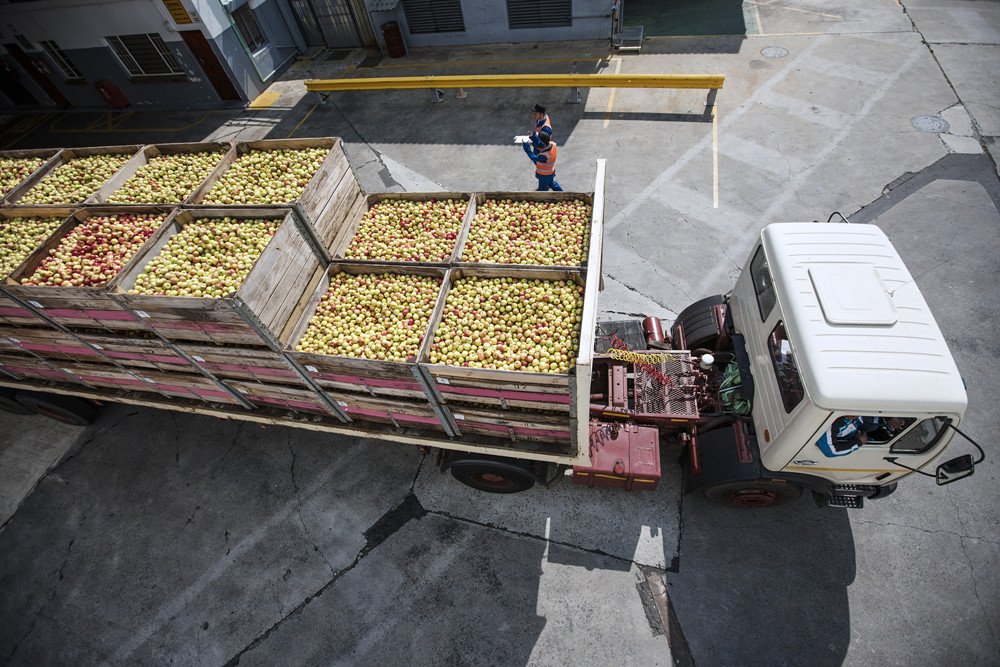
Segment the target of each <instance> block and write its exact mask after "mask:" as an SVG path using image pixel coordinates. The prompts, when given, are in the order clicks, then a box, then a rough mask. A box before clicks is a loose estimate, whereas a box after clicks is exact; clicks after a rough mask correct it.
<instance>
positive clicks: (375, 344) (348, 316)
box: [295, 273, 441, 361]
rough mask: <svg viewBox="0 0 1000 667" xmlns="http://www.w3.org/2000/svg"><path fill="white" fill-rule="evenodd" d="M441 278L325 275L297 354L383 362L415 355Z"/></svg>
mask: <svg viewBox="0 0 1000 667" xmlns="http://www.w3.org/2000/svg"><path fill="white" fill-rule="evenodd" d="M440 287H441V280H440V279H439V278H434V277H431V276H407V275H396V274H389V273H381V274H373V273H368V274H361V275H356V276H355V275H349V274H346V273H338V274H335V275H333V276H331V277H330V288H329V289H328V290H327V292H326V294H325V295H324V296H323V298H322V300H320V303H319V306H318V307H317V308H316V312H315V313H314V314H313V316H312V318H311V319H310V320H309V324H308V326H307V328H306V332H305V334H303V336H302V339H301V340H299V342H298V344H297V345H296V346H295V349H296V350H298V351H299V352H311V353H313V354H326V355H336V356H341V357H355V358H363V359H380V360H386V361H406V360H407V359H413V358H415V357H416V356H417V353H418V351H419V350H420V344H421V342H423V339H424V332H425V331H426V330H427V327H428V325H429V324H430V320H431V313H432V311H433V310H434V304H435V301H436V300H437V297H438V291H439V290H440Z"/></svg>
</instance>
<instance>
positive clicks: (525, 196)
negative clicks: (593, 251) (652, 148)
mask: <svg viewBox="0 0 1000 667" xmlns="http://www.w3.org/2000/svg"><path fill="white" fill-rule="evenodd" d="M596 189H597V190H601V191H602V192H601V195H602V197H601V198H602V200H603V189H604V182H603V178H601V179H600V180H599V181H598V183H597V185H596ZM494 199H509V200H511V201H518V202H522V201H523V202H554V201H575V200H580V201H583V202H585V203H587V204H589V205H590V206H591V216H590V229H589V230H588V235H589V236H590V237H591V239H592V237H593V232H594V227H595V226H597V225H599V226H600V227H601V229H600V230H599V232H600V234H602V235H603V233H604V232H603V224H604V212H603V211H598V210H597V207H596V206H594V199H595V193H591V192H480V193H477V194H476V195H475V196H474V199H473V206H474V208H475V210H474V212H473V216H472V217H470V218H469V224H468V225H466V226H465V229H464V230H463V233H462V236H461V238H460V239H459V240H460V241H461V244H462V245H461V247H460V248H458V249H457V250H456V253H455V260H454V261H455V265H456V266H460V267H462V266H471V267H484V268H488V267H502V266H518V267H522V268H538V269H577V268H581V267H586V266H587V264H588V263H589V261H590V257H589V247H588V252H587V253H585V255H584V258H583V261H582V262H581V263H579V264H572V265H544V264H505V263H492V262H469V261H466V260H465V259H463V256H464V254H465V248H466V245H467V244H468V241H469V234H471V233H472V229H473V226H474V225H475V222H476V221H475V212H476V211H478V210H479V208H480V207H482V205H483V204H484V203H485V202H486V201H487V200H494ZM602 206H603V204H602Z"/></svg>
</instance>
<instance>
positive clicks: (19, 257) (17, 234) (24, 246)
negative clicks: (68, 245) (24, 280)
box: [0, 218, 63, 278]
mask: <svg viewBox="0 0 1000 667" xmlns="http://www.w3.org/2000/svg"><path fill="white" fill-rule="evenodd" d="M62 223H63V219H62V218H10V219H8V220H4V219H2V218H0V278H2V277H4V276H6V275H7V274H8V273H10V272H11V271H13V270H14V269H16V268H17V267H18V266H20V265H21V262H23V261H24V260H25V259H27V257H28V255H30V254H31V253H32V252H34V250H35V248H37V247H38V246H39V244H40V243H41V242H42V241H44V240H45V239H47V238H48V237H49V234H51V233H52V232H54V231H55V230H56V228H57V227H59V225H61V224H62Z"/></svg>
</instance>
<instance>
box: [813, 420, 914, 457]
mask: <svg viewBox="0 0 1000 667" xmlns="http://www.w3.org/2000/svg"><path fill="white" fill-rule="evenodd" d="M915 421H917V420H916V419H915V418H913V417H885V416H880V415H879V416H876V415H870V416H859V415H842V416H840V417H837V418H836V419H834V420H833V423H832V424H830V428H829V429H827V432H826V433H824V434H823V436H822V437H821V438H820V439H819V441H818V442H817V443H816V444H817V446H819V448H820V450H821V451H822V452H823V453H824V454H826V455H827V456H844V455H846V454H850V453H851V452H854V451H856V450H857V449H859V448H861V447H866V446H871V445H888V444H889V443H890V442H892V441H893V440H897V438H898V440H899V441H902V440H903V439H904V437H905V436H901V435H900V434H901V433H903V432H904V431H905V430H906V429H908V428H909V427H910V426H911V425H912V424H913V422H915ZM906 435H909V434H906ZM895 447H896V445H893V451H895Z"/></svg>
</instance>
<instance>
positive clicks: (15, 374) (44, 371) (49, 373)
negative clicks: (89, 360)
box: [0, 348, 82, 384]
mask: <svg viewBox="0 0 1000 667" xmlns="http://www.w3.org/2000/svg"><path fill="white" fill-rule="evenodd" d="M0 372H2V373H3V374H4V375H7V376H9V377H12V378H14V379H16V380H21V379H31V380H51V381H55V382H68V383H73V384H82V381H81V380H80V379H79V378H77V377H75V376H74V375H72V374H71V373H68V372H66V371H64V370H62V369H61V368H59V367H58V366H55V365H53V364H51V363H49V362H47V361H45V360H44V359H40V358H38V357H36V356H34V355H30V354H27V353H24V352H21V351H12V350H6V349H2V348H0Z"/></svg>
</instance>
